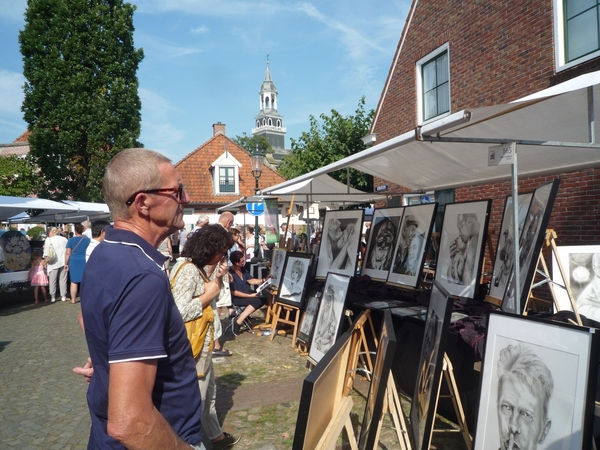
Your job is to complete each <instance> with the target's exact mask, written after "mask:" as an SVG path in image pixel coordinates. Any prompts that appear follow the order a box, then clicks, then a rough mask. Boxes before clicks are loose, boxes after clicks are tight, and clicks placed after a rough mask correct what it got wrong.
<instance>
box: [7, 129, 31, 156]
mask: <svg viewBox="0 0 600 450" xmlns="http://www.w3.org/2000/svg"><path fill="white" fill-rule="evenodd" d="M29 134H30V133H29V131H26V132H24V133H23V134H22V135H21V136H19V137H18V138H17V139H15V140H14V141H13V142H12V143H10V144H0V156H13V155H14V156H23V157H24V156H25V155H27V154H29Z"/></svg>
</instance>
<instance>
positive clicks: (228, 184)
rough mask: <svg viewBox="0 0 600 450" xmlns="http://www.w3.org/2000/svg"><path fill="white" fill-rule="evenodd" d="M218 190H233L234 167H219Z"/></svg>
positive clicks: (223, 191)
mask: <svg viewBox="0 0 600 450" xmlns="http://www.w3.org/2000/svg"><path fill="white" fill-rule="evenodd" d="M219 192H220V193H225V192H235V168H233V167H219Z"/></svg>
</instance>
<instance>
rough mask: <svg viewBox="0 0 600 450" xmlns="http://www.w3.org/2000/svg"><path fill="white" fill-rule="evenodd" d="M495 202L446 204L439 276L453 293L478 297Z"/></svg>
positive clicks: (439, 255)
mask: <svg viewBox="0 0 600 450" xmlns="http://www.w3.org/2000/svg"><path fill="white" fill-rule="evenodd" d="M491 205H492V201H491V200H481V201H476V202H464V203H451V204H448V205H446V210H445V212H444V222H443V225H442V232H441V236H440V250H439V254H438V260H437V265H436V269H435V279H436V280H437V281H439V282H440V285H441V286H443V287H444V288H445V289H446V290H447V291H448V292H449V293H450V295H455V296H457V297H467V298H473V297H474V296H475V290H476V288H477V286H478V284H479V277H480V276H481V265H482V262H483V255H484V251H483V250H484V245H485V236H486V231H487V227H488V221H489V218H490V208H491Z"/></svg>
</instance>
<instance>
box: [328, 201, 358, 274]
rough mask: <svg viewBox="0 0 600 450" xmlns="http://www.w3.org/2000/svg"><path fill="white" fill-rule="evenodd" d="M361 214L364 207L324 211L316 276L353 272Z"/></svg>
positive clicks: (356, 259) (354, 269) (356, 255)
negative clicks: (328, 273)
mask: <svg viewBox="0 0 600 450" xmlns="http://www.w3.org/2000/svg"><path fill="white" fill-rule="evenodd" d="M364 214H365V210H364V209H355V210H349V211H326V212H325V217H324V222H323V234H322V238H321V246H320V247H319V260H318V262H317V273H316V278H319V279H323V278H326V277H327V272H333V273H339V274H341V275H348V276H354V275H355V274H356V263H357V261H358V250H359V244H360V237H361V234H362V223H363V217H364Z"/></svg>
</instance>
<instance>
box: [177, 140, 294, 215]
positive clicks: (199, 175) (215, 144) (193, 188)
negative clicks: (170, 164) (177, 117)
mask: <svg viewBox="0 0 600 450" xmlns="http://www.w3.org/2000/svg"><path fill="white" fill-rule="evenodd" d="M226 150H227V151H228V152H229V154H230V155H231V156H233V157H234V158H235V159H236V160H238V161H239V163H240V164H241V165H242V167H240V168H239V175H240V176H239V186H240V192H239V194H227V195H224V194H215V192H214V190H213V179H212V175H213V174H212V172H211V164H212V163H213V162H214V161H215V160H217V159H218V158H219V157H220V156H221V155H223V154H224V153H225V151H226ZM175 167H176V168H177V171H178V172H179V174H180V175H181V177H182V178H183V183H184V185H185V190H186V192H187V193H188V195H189V196H190V204H192V205H194V204H208V205H211V206H214V207H215V208H216V207H219V206H223V205H226V204H228V203H231V202H234V201H236V200H239V199H240V197H242V196H251V195H254V184H255V180H254V176H253V175H252V166H251V164H250V154H249V153H248V152H246V150H244V149H243V148H242V147H240V146H239V145H237V144H236V143H235V142H234V141H233V140H231V139H229V138H228V137H227V136H225V135H224V134H221V133H219V134H217V135H215V136H213V137H212V138H211V139H209V140H208V141H206V142H205V143H204V144H202V145H201V146H200V147H198V148H197V149H196V150H194V151H193V152H191V153H190V154H188V155H187V156H185V157H184V158H183V159H182V160H181V161H179V162H178V163H176V164H175ZM284 181H285V178H283V177H282V176H281V175H279V174H278V173H277V172H275V171H274V170H272V169H271V168H269V167H267V166H265V167H264V168H263V172H262V175H261V177H260V179H259V181H258V186H259V188H267V187H270V186H274V185H276V184H279V183H282V182H284Z"/></svg>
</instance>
